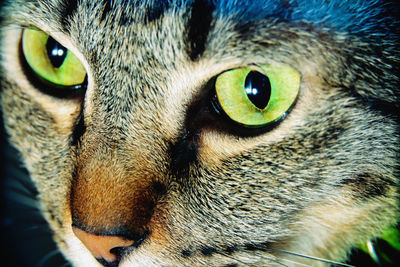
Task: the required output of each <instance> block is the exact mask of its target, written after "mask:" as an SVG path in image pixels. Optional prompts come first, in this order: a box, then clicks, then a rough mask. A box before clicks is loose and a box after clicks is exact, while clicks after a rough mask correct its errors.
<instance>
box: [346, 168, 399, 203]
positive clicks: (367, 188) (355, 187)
mask: <svg viewBox="0 0 400 267" xmlns="http://www.w3.org/2000/svg"><path fill="white" fill-rule="evenodd" d="M341 184H342V185H347V186H349V187H350V188H351V190H352V191H353V192H355V193H357V195H358V196H360V197H361V198H373V197H377V196H381V195H384V194H385V193H386V191H387V189H388V186H390V185H394V184H393V182H391V181H388V180H385V179H383V178H379V177H375V176H374V175H372V174H369V173H363V174H358V175H356V176H354V177H351V178H345V179H343V180H342V181H341Z"/></svg>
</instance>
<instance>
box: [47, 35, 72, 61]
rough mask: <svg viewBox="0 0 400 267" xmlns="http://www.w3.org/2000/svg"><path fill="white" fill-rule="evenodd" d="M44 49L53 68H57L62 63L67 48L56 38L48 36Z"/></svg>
mask: <svg viewBox="0 0 400 267" xmlns="http://www.w3.org/2000/svg"><path fill="white" fill-rule="evenodd" d="M46 50H47V56H48V57H49V59H50V62H51V64H52V65H53V66H54V67H55V68H59V67H60V66H61V65H62V64H63V63H64V60H65V57H66V56H67V52H68V49H66V48H65V47H64V46H62V45H61V44H60V43H59V42H57V41H56V40H54V38H53V37H51V36H49V39H48V40H47V43H46Z"/></svg>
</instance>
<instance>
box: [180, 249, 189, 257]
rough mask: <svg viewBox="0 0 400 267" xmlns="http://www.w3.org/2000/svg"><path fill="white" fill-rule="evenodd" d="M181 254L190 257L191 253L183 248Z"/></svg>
mask: <svg viewBox="0 0 400 267" xmlns="http://www.w3.org/2000/svg"><path fill="white" fill-rule="evenodd" d="M181 255H182V256H183V257H185V258H187V257H190V256H191V255H192V251H190V250H188V249H184V250H182V251H181Z"/></svg>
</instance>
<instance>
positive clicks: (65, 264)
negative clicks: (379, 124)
mask: <svg viewBox="0 0 400 267" xmlns="http://www.w3.org/2000/svg"><path fill="white" fill-rule="evenodd" d="M67 266H72V265H71V263H69V262H66V263H64V264H63V265H61V266H60V267H67Z"/></svg>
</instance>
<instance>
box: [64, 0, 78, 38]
mask: <svg viewBox="0 0 400 267" xmlns="http://www.w3.org/2000/svg"><path fill="white" fill-rule="evenodd" d="M77 9H78V0H65V2H64V3H63V4H62V5H61V10H60V13H61V16H60V18H61V25H62V27H63V30H64V31H65V32H68V33H69V26H70V23H69V20H70V19H71V17H73V15H74V14H75V13H76V12H77Z"/></svg>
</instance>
